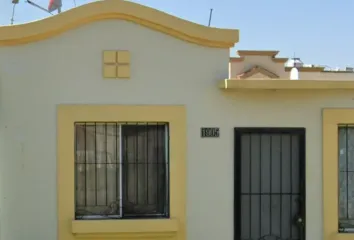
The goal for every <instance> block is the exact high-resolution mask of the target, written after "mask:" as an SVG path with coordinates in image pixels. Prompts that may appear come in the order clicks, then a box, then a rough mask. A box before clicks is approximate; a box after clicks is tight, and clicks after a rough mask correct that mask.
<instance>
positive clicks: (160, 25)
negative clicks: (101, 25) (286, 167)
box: [0, 0, 239, 48]
mask: <svg viewBox="0 0 354 240" xmlns="http://www.w3.org/2000/svg"><path fill="white" fill-rule="evenodd" d="M107 19H120V20H126V21H130V22H134V23H137V24H140V25H142V26H145V27H148V28H151V29H153V30H155V31H159V32H162V33H165V34H168V35H171V36H173V37H176V38H179V39H181V40H184V41H187V42H190V43H195V44H198V45H201V46H208V47H216V48H230V47H233V46H234V44H235V43H237V42H238V40H239V31H238V30H236V29H235V30H234V29H218V28H210V27H207V26H203V25H199V24H196V23H192V22H189V21H186V20H183V19H180V18H177V17H174V16H172V15H169V14H166V13H164V12H161V11H158V10H155V9H152V8H149V7H145V6H143V5H140V4H136V3H133V2H130V1H122V0H105V1H95V2H93V3H89V4H86V5H82V6H80V7H77V8H73V9H71V10H68V11H66V12H63V13H61V14H58V15H55V16H53V17H50V18H46V19H43V20H39V21H36V22H31V23H27V24H21V25H15V26H3V27H0V46H12V45H19V44H25V43H30V42H36V41H40V40H44V39H47V38H51V37H54V36H56V35H58V34H60V33H63V32H66V31H68V30H70V29H73V28H77V27H79V26H81V25H84V24H87V23H92V22H96V21H99V20H107Z"/></svg>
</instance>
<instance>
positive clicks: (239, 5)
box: [0, 0, 354, 68]
mask: <svg viewBox="0 0 354 240" xmlns="http://www.w3.org/2000/svg"><path fill="white" fill-rule="evenodd" d="M32 1H33V2H35V3H37V4H39V5H41V6H44V7H47V6H48V2H49V0H32ZM92 1H93V0H63V9H62V10H63V11H65V10H68V9H70V8H73V7H75V4H76V6H80V5H82V4H86V3H89V2H92ZM133 2H136V3H139V4H143V5H146V6H149V7H153V8H156V9H158V10H161V11H164V12H166V13H169V14H172V15H175V16H177V17H180V18H183V19H186V20H189V21H192V22H196V23H199V24H203V25H207V24H208V20H209V13H210V9H211V8H212V9H213V15H212V21H211V27H219V28H235V29H239V30H240V42H239V43H237V44H236V46H235V48H233V49H231V52H230V54H231V56H235V55H237V53H236V51H237V50H278V51H280V53H279V55H278V56H279V57H293V56H294V54H295V56H296V57H300V58H301V60H302V61H303V62H304V63H307V64H321V65H326V66H329V67H333V68H334V67H342V68H343V67H346V66H352V67H353V66H354V31H353V30H352V27H353V24H354V14H353V9H354V1H353V0H337V1H335V0H321V1H320V0H297V1H290V0H133ZM12 7H13V5H12V4H11V0H0V26H1V25H9V24H10V19H11V15H12ZM46 17H51V16H50V15H49V14H48V13H46V12H43V11H41V10H39V9H37V8H34V7H32V6H31V5H29V4H28V3H25V1H24V0H20V4H18V5H17V6H16V10H15V18H14V19H15V24H21V23H26V22H30V21H35V20H38V19H41V18H46ZM352 31H353V32H352Z"/></svg>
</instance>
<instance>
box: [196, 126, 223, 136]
mask: <svg viewBox="0 0 354 240" xmlns="http://www.w3.org/2000/svg"><path fill="white" fill-rule="evenodd" d="M200 136H201V137H202V138H218V137H220V130H219V128H212V127H209V128H201V129H200Z"/></svg>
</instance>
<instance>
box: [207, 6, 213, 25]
mask: <svg viewBox="0 0 354 240" xmlns="http://www.w3.org/2000/svg"><path fill="white" fill-rule="evenodd" d="M212 16H213V9H212V8H210V14H209V24H208V27H210V23H211V18H212Z"/></svg>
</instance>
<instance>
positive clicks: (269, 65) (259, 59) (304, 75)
mask: <svg viewBox="0 0 354 240" xmlns="http://www.w3.org/2000/svg"><path fill="white" fill-rule="evenodd" d="M256 65H258V66H260V67H263V68H265V69H267V70H268V71H270V72H272V73H275V74H276V75H278V76H279V78H281V79H289V77H290V72H286V71H285V67H284V64H283V63H277V62H274V61H272V58H271V57H269V56H245V57H244V60H243V61H242V62H231V63H230V74H231V75H230V77H231V78H235V77H236V76H237V75H238V74H241V73H242V72H244V71H247V70H249V69H250V68H252V67H254V66H256ZM251 78H253V77H251ZM300 79H306V80H354V73H351V72H300Z"/></svg>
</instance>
